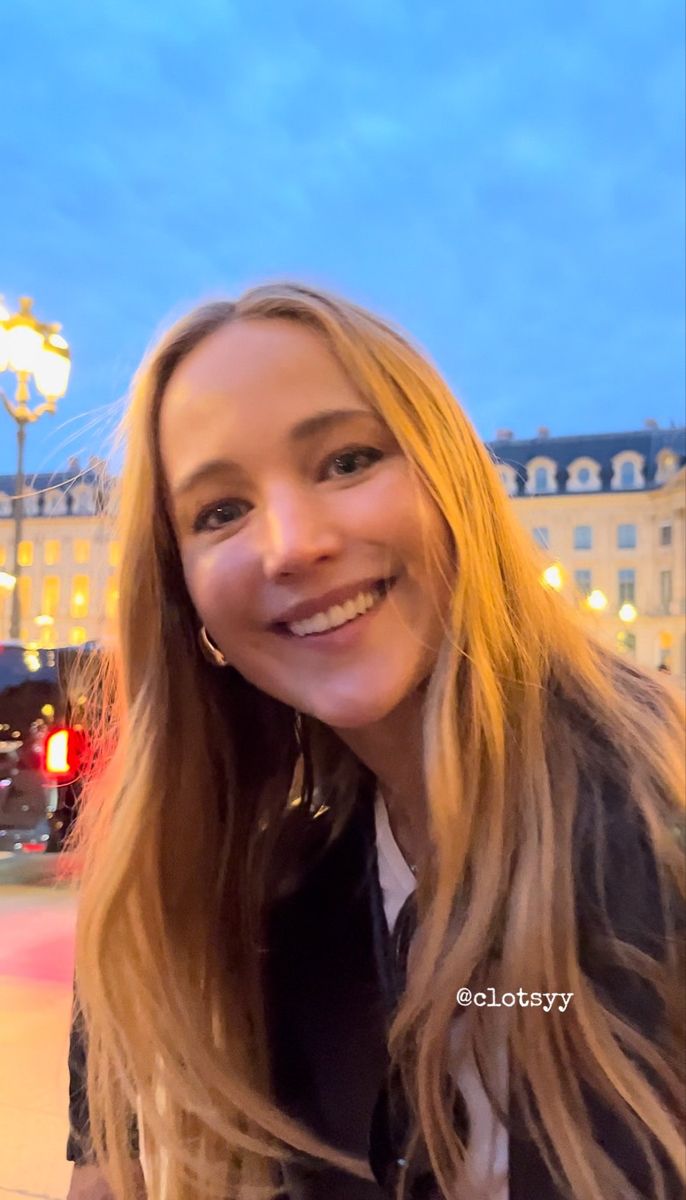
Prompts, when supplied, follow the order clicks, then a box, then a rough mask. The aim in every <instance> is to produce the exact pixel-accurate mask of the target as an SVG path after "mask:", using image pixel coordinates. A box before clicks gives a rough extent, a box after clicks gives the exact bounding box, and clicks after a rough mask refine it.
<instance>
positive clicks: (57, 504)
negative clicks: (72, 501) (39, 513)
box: [43, 488, 67, 517]
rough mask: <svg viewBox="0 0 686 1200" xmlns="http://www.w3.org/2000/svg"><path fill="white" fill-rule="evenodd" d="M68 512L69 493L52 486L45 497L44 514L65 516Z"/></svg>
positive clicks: (46, 515)
mask: <svg viewBox="0 0 686 1200" xmlns="http://www.w3.org/2000/svg"><path fill="white" fill-rule="evenodd" d="M66 512H67V493H66V492H64V491H63V490H62V488H52V489H51V490H50V491H49V492H46V493H45V496H44V497H43V516H45V517H63V516H65V515H66Z"/></svg>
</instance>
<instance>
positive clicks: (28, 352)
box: [3, 296, 43, 375]
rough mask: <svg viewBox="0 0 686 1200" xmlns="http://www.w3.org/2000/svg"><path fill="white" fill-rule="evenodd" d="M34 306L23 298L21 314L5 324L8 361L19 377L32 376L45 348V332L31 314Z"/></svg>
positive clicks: (20, 308) (21, 300)
mask: <svg viewBox="0 0 686 1200" xmlns="http://www.w3.org/2000/svg"><path fill="white" fill-rule="evenodd" d="M32 304H33V301H32V300H31V299H30V298H29V297H28V296H22V297H21V299H20V301H19V312H18V313H15V315H14V316H13V317H8V318H7V320H6V321H4V322H3V324H4V326H5V329H6V331H7V361H8V363H9V365H10V367H11V369H12V370H13V371H16V372H17V374H19V375H29V374H31V372H32V371H33V370H34V368H35V365H36V362H37V360H38V356H39V354H40V352H41V350H42V348H43V331H42V329H41V327H40V325H39V324H38V321H37V320H36V318H35V317H34V315H33V313H32V312H31V305H32Z"/></svg>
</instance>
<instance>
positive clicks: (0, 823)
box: [0, 642, 95, 853]
mask: <svg viewBox="0 0 686 1200" xmlns="http://www.w3.org/2000/svg"><path fill="white" fill-rule="evenodd" d="M94 652H95V648H94V647H93V646H92V645H89V646H88V647H83V648H82V647H79V648H78V649H74V648H71V647H70V648H66V647H65V648H60V649H55V650H44V649H33V648H30V647H26V646H22V645H21V644H18V643H16V642H0V852H2V851H3V850H9V851H17V852H24V853H44V852H46V851H47V852H50V851H57V850H61V848H62V846H63V844H64V841H65V838H66V836H67V834H68V832H69V829H70V828H71V825H72V823H73V819H74V814H75V810H76V806H77V804H78V799H79V793H80V788H81V774H82V767H83V763H84V759H85V755H86V752H87V746H88V735H87V733H86V728H85V723H84V718H85V712H86V709H87V698H86V696H84V695H81V694H77V693H75V690H74V686H73V681H74V680H75V679H77V678H78V676H77V672H76V667H77V665H79V667H80V666H81V665H82V664H83V662H84V660H85V659H88V658H89V657H92V655H93V653H94Z"/></svg>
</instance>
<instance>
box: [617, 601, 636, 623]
mask: <svg viewBox="0 0 686 1200" xmlns="http://www.w3.org/2000/svg"><path fill="white" fill-rule="evenodd" d="M618 616H619V619H620V621H624V622H626V624H630V623H631V622H632V621H635V620H636V617H637V616H638V613H637V612H636V609H635V608H634V606H633V604H629V602H628V600H627V602H626V604H623V605H622V607H621V608H620V610H619V613H618Z"/></svg>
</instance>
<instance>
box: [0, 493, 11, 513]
mask: <svg viewBox="0 0 686 1200" xmlns="http://www.w3.org/2000/svg"><path fill="white" fill-rule="evenodd" d="M11 516H12V497H11V496H8V495H7V494H6V493H5V492H0V517H11Z"/></svg>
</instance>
